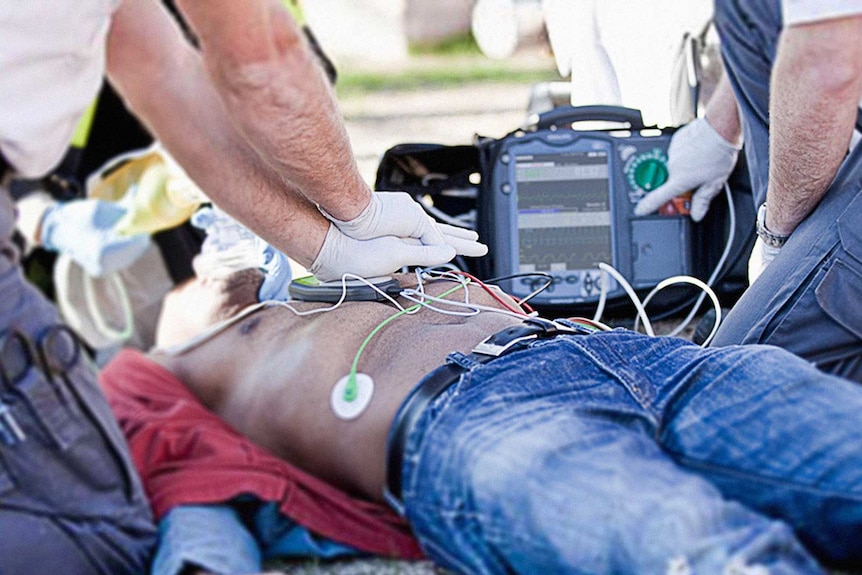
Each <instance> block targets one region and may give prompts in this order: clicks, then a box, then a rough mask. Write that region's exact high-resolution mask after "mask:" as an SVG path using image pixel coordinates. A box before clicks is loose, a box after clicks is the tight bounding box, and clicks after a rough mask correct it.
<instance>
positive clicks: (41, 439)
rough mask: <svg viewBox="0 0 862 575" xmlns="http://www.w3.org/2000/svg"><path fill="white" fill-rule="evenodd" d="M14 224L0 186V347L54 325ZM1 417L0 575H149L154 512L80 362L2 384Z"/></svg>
mask: <svg viewBox="0 0 862 575" xmlns="http://www.w3.org/2000/svg"><path fill="white" fill-rule="evenodd" d="M13 223H14V216H13V211H12V206H11V202H10V201H9V198H8V194H7V193H6V191H5V190H2V189H0V336H2V339H0V343H2V342H3V340H5V339H7V338H8V337H10V334H13V333H15V334H21V335H23V336H25V337H26V338H27V339H29V340H31V341H37V340H38V338H39V336H40V333H43V332H44V331H45V330H46V329H48V328H50V327H51V326H56V325H57V324H58V323H59V318H58V315H57V312H56V310H55V309H54V307H53V306H52V305H51V304H50V303H49V302H48V301H47V300H45V298H44V297H42V295H41V294H40V293H39V292H38V291H37V290H35V289H34V288H33V287H32V286H31V285H29V284H28V283H27V282H26V280H25V279H24V278H23V277H22V275H21V271H20V267H19V266H18V263H17V254H16V250H15V248H14V246H12V244H11V243H10V242H9V237H10V233H11V226H12V225H13ZM4 359H7V360H8V358H5V357H4ZM4 369H5V370H6V372H7V373H8V372H9V370H10V369H12V368H11V366H9V365H6V366H4ZM0 410H5V417H6V418H7V419H6V420H5V423H4V422H3V421H0V425H2V426H4V428H3V430H2V431H3V433H0V575H17V574H19V573H20V574H28V575H29V574H34V573H63V574H64V575H66V574H81V575H84V574H88V575H89V574H105V575H108V574H110V575H118V574H126V573H128V574H132V573H145V572H146V571H147V569H148V565H149V561H150V555H151V553H152V551H153V548H154V545H155V539H156V530H155V527H154V524H153V520H152V517H151V513H150V508H149V505H148V503H147V501H146V498H145V496H144V492H143V489H142V486H141V482H140V480H139V478H138V476H137V474H136V472H135V469H134V467H133V465H132V461H131V458H130V455H129V452H128V448H127V446H126V443H125V439H124V437H123V435H122V432H121V431H120V429H119V427H118V425H117V423H116V421H115V420H114V418H113V415H112V413H111V410H110V408H109V407H108V404H107V402H106V401H105V398H104V396H103V395H102V393H101V391H100V389H99V387H98V384H97V382H96V371H95V369H94V367H93V366H92V364H91V363H90V362H89V361H88V359H87V358H86V357H85V355H84V354H81V356H80V358H79V359H78V361H77V362H76V363H75V365H74V366H73V367H71V368H70V369H68V370H66V371H65V373H64V375H63V376H62V377H58V376H57V374H55V376H54V377H51V375H50V374H49V373H46V370H44V369H43V368H42V367H41V366H40V365H39V364H38V362H37V363H36V364H35V365H33V366H31V367H30V368H29V369H27V370H26V372H24V375H23V376H21V377H20V378H18V379H17V381H16V382H15V383H14V384H12V383H11V382H9V381H8V380H4V381H2V382H0ZM8 418H11V420H12V422H13V423H14V425H17V426H18V428H19V431H20V432H21V434H20V436H19V437H18V439H20V440H17V439H16V437H15V434H12V433H10V431H9V419H8Z"/></svg>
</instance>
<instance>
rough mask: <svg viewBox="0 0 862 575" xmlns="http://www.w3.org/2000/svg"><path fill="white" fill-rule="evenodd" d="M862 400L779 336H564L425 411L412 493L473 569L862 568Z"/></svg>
mask: <svg viewBox="0 0 862 575" xmlns="http://www.w3.org/2000/svg"><path fill="white" fill-rule="evenodd" d="M461 360H463V357H461ZM860 413H862V388H860V387H859V386H858V385H856V384H854V383H851V382H848V381H845V380H842V379H839V378H836V377H833V376H830V375H826V374H823V373H822V372H820V371H819V370H817V369H816V368H814V367H812V366H811V365H810V364H808V363H806V362H805V361H803V360H801V359H799V358H797V357H795V356H793V355H791V354H789V353H787V352H785V351H783V350H781V349H778V348H774V347H770V346H732V347H726V348H720V349H702V348H700V347H698V346H695V345H694V344H691V343H690V342H686V341H684V340H680V339H675V338H650V337H647V336H644V335H639V334H636V333H633V332H628V331H622V330H617V331H614V332H609V333H602V334H597V335H590V336H568V335H567V336H558V337H557V338H555V339H552V340H544V341H538V342H533V343H532V344H530V345H529V346H528V348H527V349H523V350H519V351H516V352H513V353H510V354H508V355H505V356H503V357H500V358H498V359H495V360H493V361H491V362H490V363H487V364H484V365H476V366H473V367H472V368H471V369H470V370H469V371H468V372H466V373H465V374H464V375H462V376H461V379H460V380H459V381H458V382H456V383H455V384H453V385H452V386H451V387H449V388H448V389H447V390H446V391H445V392H444V393H443V394H442V395H440V396H438V397H437V398H436V399H435V400H434V401H433V402H432V403H431V404H430V405H429V406H428V407H427V408H426V409H425V410H424V411H423V412H422V414H421V416H420V419H419V420H418V422H417V424H416V425H415V426H414V427H413V428H412V430H411V431H410V432H409V435H408V438H407V442H406V448H405V451H404V464H403V466H402V473H403V480H402V486H403V502H404V505H405V508H406V515H407V517H408V519H409V521H410V523H411V525H412V527H413V530H414V532H415V534H416V535H417V537H418V539H419V541H420V543H421V545H422V547H423V549H424V550H425V551H426V552H427V553H428V555H429V556H430V557H431V558H432V559H434V560H435V561H437V562H438V563H439V564H441V565H442V566H444V567H447V568H449V569H451V570H453V571H455V572H458V573H465V574H471V575H476V574H485V573H500V574H503V573H507V574H508V573H543V574H549V573H619V574H627V573H631V574H643V573H655V574H662V573H697V574H706V573H738V574H745V573H750V574H753V573H758V574H759V573H766V572H769V573H772V574H773V575H775V574H785V573H821V572H822V571H821V569H820V567H819V566H818V564H817V562H815V560H814V559H813V558H812V556H811V555H809V551H810V552H812V553H814V554H815V555H817V556H818V557H819V558H820V559H821V560H824V561H828V562H830V563H835V564H839V565H854V566H857V567H858V566H859V565H862V546H861V545H859V542H860V541H862V441H860V440H859V438H860V434H862V423H860V422H862V420H860V417H859V414H860ZM803 545H804V546H805V547H803ZM806 548H807V549H808V550H806ZM763 568H765V569H766V570H768V571H766V570H764V569H763Z"/></svg>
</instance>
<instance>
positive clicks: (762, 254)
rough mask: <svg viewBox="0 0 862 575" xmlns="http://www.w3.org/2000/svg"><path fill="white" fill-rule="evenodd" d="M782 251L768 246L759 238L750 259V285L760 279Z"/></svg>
mask: <svg viewBox="0 0 862 575" xmlns="http://www.w3.org/2000/svg"><path fill="white" fill-rule="evenodd" d="M780 251H781V248H774V247H772V246H768V245H766V243H765V242H764V241H763V240H762V239H760V238H757V240H756V241H755V242H754V249H752V250H751V257H749V258H748V285H751V284H753V283H754V280H756V279H757V278H759V277H760V274H762V273H763V270H765V269H766V268H767V266H768V265H769V264H771V263H772V260H774V259H775V256H777V255H778V252H780Z"/></svg>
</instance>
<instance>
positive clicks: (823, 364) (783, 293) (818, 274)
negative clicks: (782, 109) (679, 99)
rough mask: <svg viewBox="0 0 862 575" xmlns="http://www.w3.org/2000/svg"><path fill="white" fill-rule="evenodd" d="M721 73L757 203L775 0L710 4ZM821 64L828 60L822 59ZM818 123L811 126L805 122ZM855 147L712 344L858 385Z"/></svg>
mask: <svg viewBox="0 0 862 575" xmlns="http://www.w3.org/2000/svg"><path fill="white" fill-rule="evenodd" d="M715 6H716V8H715V22H716V27H717V28H718V31H719V34H720V35H721V41H722V55H723V57H724V63H725V70H726V72H727V75H728V78H729V79H730V82H731V84H732V85H733V88H734V92H735V93H736V96H737V101H738V103H739V109H740V112H741V119H742V128H743V135H744V138H745V153H746V159H747V161H748V167H749V173H750V175H751V180H752V191H753V194H754V200H755V207H756V206H759V205H760V204H761V203H762V202H763V201H764V200H765V199H766V189H767V185H768V182H769V126H770V124H769V101H770V78H771V74H772V68H773V65H774V62H775V59H776V52H777V46H778V39H779V36H780V33H781V29H782V15H781V2H780V0H716V3H715ZM824 65H828V64H824ZM808 129H809V130H811V131H816V130H817V129H818V125H817V122H816V121H815V122H813V123H812V125H810V126H808ZM859 301H862V146H856V148H855V149H854V150H853V152H852V153H851V154H850V155H849V156H848V157H847V158H846V159H845V160H844V163H843V165H842V167H841V169H840V170H839V171H838V174H837V175H836V176H835V178H834V180H833V181H832V183H831V184H830V186H829V190H828V191H827V193H826V196H825V197H824V198H823V200H822V201H821V202H820V204H818V206H817V207H816V209H815V210H814V211H813V212H812V213H811V214H810V215H809V216H808V217H807V218H806V219H805V220H804V221H803V222H802V223H801V224H800V225H799V227H797V228H796V230H795V231H794V232H793V234H792V235H791V236H790V239H789V240H788V242H787V243H786V244H785V246H784V247H783V248H782V249H781V251H780V253H779V255H778V256H777V257H776V258H775V260H774V261H773V262H772V263H771V264H770V265H769V267H768V268H766V270H765V271H764V272H763V274H762V275H761V276H760V277H759V278H758V280H757V281H756V282H754V284H753V285H752V286H751V287H750V288H749V289H748V290H746V292H745V293H744V294H743V296H742V298H741V299H740V300H739V302H737V304H736V305H735V306H734V307H733V309H732V310H731V312H730V314H729V315H728V316H727V318H726V320H725V322H724V323H723V325H722V326H721V329H720V330H719V331H718V333H717V334H716V337H715V340H714V341H713V345H716V346H720V345H729V344H737V343H766V344H771V345H776V346H779V347H782V348H784V349H787V350H789V351H791V352H793V353H795V354H796V355H798V356H800V357H803V358H805V359H807V360H809V361H811V362H814V363H815V364H816V365H817V366H818V367H819V368H820V369H822V370H823V371H826V372H828V373H832V374H834V375H840V376H842V377H846V378H848V379H852V380H854V381H857V382H860V383H862V307H860V306H859V305H857V302H859Z"/></svg>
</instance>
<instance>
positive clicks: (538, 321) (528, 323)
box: [473, 317, 576, 357]
mask: <svg viewBox="0 0 862 575" xmlns="http://www.w3.org/2000/svg"><path fill="white" fill-rule="evenodd" d="M561 333H576V331H575V330H574V329H572V328H570V327H567V326H564V325H561V324H558V323H555V322H552V321H550V320H546V319H542V318H538V317H531V318H527V319H525V320H524V323H523V324H521V325H516V326H512V327H510V328H507V329H504V330H503V331H498V332H497V333H495V334H493V335H490V336H488V337H487V338H486V339H484V340H483V341H481V342H480V343H479V344H477V345H476V347H474V348H473V353H479V354H482V355H489V356H491V357H500V356H501V355H503V354H504V353H506V352H507V351H509V350H510V349H512V347H514V346H516V345H518V344H519V343H521V342H524V341H528V340H531V339H547V338H550V337H554V336H556V335H558V334H561Z"/></svg>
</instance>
